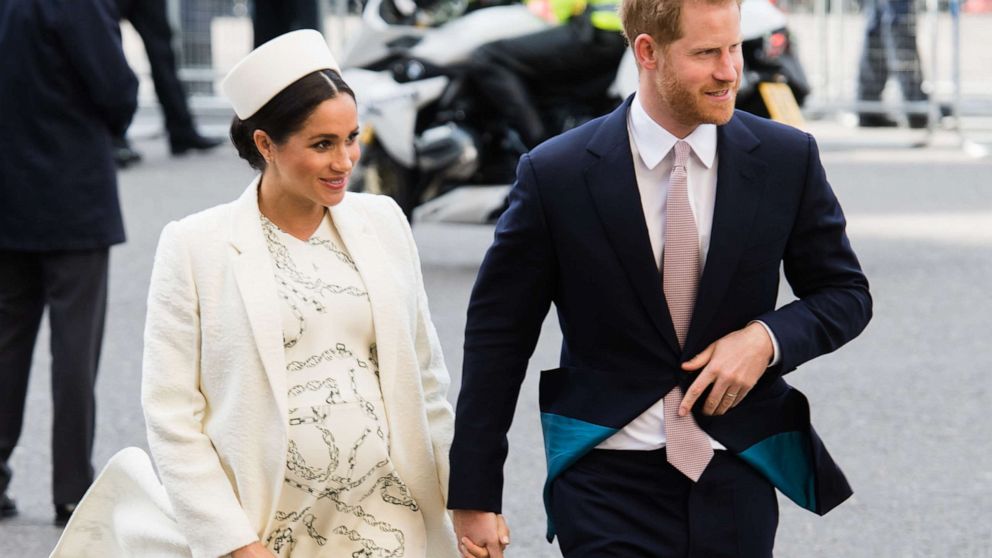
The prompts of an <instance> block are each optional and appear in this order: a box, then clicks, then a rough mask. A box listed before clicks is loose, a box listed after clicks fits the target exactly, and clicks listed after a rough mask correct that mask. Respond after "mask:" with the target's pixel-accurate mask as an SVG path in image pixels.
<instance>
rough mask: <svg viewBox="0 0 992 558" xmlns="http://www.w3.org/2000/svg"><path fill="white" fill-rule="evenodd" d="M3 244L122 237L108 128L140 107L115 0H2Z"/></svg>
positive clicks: (54, 245)
mask: <svg viewBox="0 0 992 558" xmlns="http://www.w3.org/2000/svg"><path fill="white" fill-rule="evenodd" d="M0 52H2V53H3V55H2V56H0V250H16V251H49V250H85V249H95V248H102V247H107V246H110V245H113V244H117V243H120V242H123V241H124V224H123V221H122V219H121V211H120V204H119V202H118V199H117V176H116V169H115V167H114V160H113V152H112V148H111V136H112V135H113V134H123V132H124V131H125V130H126V129H127V127H128V124H129V123H130V122H131V117H132V115H133V114H134V110H135V108H136V106H137V90H138V81H137V79H136V78H135V76H134V73H133V72H132V71H131V69H130V68H129V67H128V65H127V61H126V60H125V58H124V52H123V50H122V48H121V36H120V28H119V26H118V23H117V9H116V6H114V5H113V3H112V0H8V1H6V2H2V3H0Z"/></svg>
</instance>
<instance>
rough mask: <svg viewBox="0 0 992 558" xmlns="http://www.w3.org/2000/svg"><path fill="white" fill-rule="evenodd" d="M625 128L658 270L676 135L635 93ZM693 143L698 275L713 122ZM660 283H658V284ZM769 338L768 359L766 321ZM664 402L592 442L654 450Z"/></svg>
mask: <svg viewBox="0 0 992 558" xmlns="http://www.w3.org/2000/svg"><path fill="white" fill-rule="evenodd" d="M627 131H628V136H629V138H630V150H631V152H632V153H633V155H634V173H635V176H636V178H637V189H638V191H639V192H640V194H641V208H642V209H643V211H644V221H645V222H646V223H647V226H648V235H649V236H650V240H651V249H652V250H653V252H654V257H655V264H656V265H657V266H658V269H659V270H660V269H661V265H662V260H661V258H662V248H663V247H664V245H665V210H666V207H667V204H668V189H669V182H670V181H671V174H672V165H673V164H674V163H675V151H674V149H672V148H673V147H674V146H675V142H677V141H678V140H679V138H676V137H675V136H674V135H672V133H671V132H669V131H668V130H666V129H665V128H663V127H662V126H661V125H659V124H658V123H657V122H655V121H654V120H652V119H651V117H650V116H648V113H647V112H646V111H645V110H644V107H643V106H642V105H641V102H640V95H639V94H635V96H634V100H633V102H632V103H631V105H630V111H629V113H628V117H627ZM682 139H683V140H684V141H685V142H686V143H688V144H689V146H690V147H691V148H692V150H691V153H692V156H690V157H689V162H688V165H687V167H686V172H687V173H688V188H689V206H690V207H691V208H692V214H693V216H694V217H695V219H696V229H697V231H698V233H699V265H700V266H701V267H700V274H701V273H702V270H703V269H705V267H706V256H707V254H708V253H709V248H710V235H711V232H712V229H713V208H714V206H715V205H716V178H717V166H718V164H719V157H718V156H717V151H716V143H717V142H716V126H715V125H713V124H701V125H699V126H698V127H696V129H695V130H693V131H692V133H691V134H689V135H688V136H686V137H685V138H682ZM658 287H659V288H661V285H659V286H658ZM757 323H759V324H761V325H762V326H764V327H765V330H766V331H767V332H768V335H769V336H770V337H771V339H772V346H773V347H774V357H773V358H772V364H774V363H777V362H778V360H779V349H778V342H777V340H776V339H775V336H774V335H773V334H772V332H771V330H770V329H769V328H768V326H767V325H765V324H763V323H761V322H757ZM663 406H664V403H663V401H662V399H659V400H658V401H657V403H655V404H654V405H652V406H651V407H649V408H648V409H647V410H646V411H644V413H642V414H641V415H640V416H638V417H637V418H635V419H634V420H633V421H631V422H630V423H629V424H627V425H626V426H625V427H624V428H623V429H622V430H620V431H619V432H617V433H616V434H614V435H613V436H610V437H609V438H607V439H606V440H604V441H603V442H602V443H601V444H599V445H598V446H596V448H598V449H614V450H616V449H622V450H655V449H659V448H661V447H664V445H665V418H664V417H665V414H664V407H663ZM710 443H711V444H712V445H713V448H715V449H725V448H724V446H723V445H722V444H720V442H717V441H716V440H713V439H712V438H711V439H710Z"/></svg>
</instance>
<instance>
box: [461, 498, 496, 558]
mask: <svg viewBox="0 0 992 558" xmlns="http://www.w3.org/2000/svg"><path fill="white" fill-rule="evenodd" d="M453 517H454V523H455V536H456V537H457V538H458V549H459V550H460V551H461V553H462V557H463V558H503V549H505V548H506V546H507V545H508V544H510V529H509V527H507V525H506V521H505V520H504V519H503V516H502V515H497V514H495V513H493V512H486V511H478V510H454V512H453Z"/></svg>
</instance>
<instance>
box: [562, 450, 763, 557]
mask: <svg viewBox="0 0 992 558" xmlns="http://www.w3.org/2000/svg"><path fill="white" fill-rule="evenodd" d="M551 519H552V521H553V522H554V525H555V527H556V529H557V531H558V544H559V546H560V547H561V551H562V554H563V555H564V556H565V558H668V557H672V558H675V557H679V558H684V557H690V558H696V557H706V558H716V557H738V558H770V557H771V556H772V549H773V547H774V544H775V531H776V529H777V527H778V501H777V500H776V496H775V488H774V487H773V486H772V485H771V483H769V482H768V481H767V480H765V478H764V477H762V476H761V475H760V474H759V473H758V472H757V471H755V470H754V469H752V468H751V467H750V466H749V465H747V464H746V463H744V462H743V461H741V460H740V459H739V458H737V457H734V456H732V455H730V454H728V453H727V452H726V451H717V452H716V453H715V454H714V457H713V461H711V462H710V464H709V465H708V466H707V468H706V470H705V471H704V472H703V476H701V477H700V478H699V482H696V483H693V482H692V481H690V480H689V479H688V478H687V477H685V476H684V475H683V474H682V473H680V472H679V471H678V470H676V469H675V468H674V467H672V466H671V464H669V463H668V461H667V459H666V457H665V450H664V448H662V449H660V450H655V451H630V450H592V451H591V452H589V453H588V454H586V455H585V456H584V457H582V458H581V459H579V461H578V462H576V463H575V464H574V465H572V466H571V467H570V468H569V469H567V470H566V471H565V472H564V473H562V474H561V476H559V477H558V478H557V479H555V481H554V484H553V485H552V491H551Z"/></svg>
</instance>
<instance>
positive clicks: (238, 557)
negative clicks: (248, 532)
mask: <svg viewBox="0 0 992 558" xmlns="http://www.w3.org/2000/svg"><path fill="white" fill-rule="evenodd" d="M231 558H276V556H275V554H272V553H271V552H270V551H269V549H267V548H265V546H264V545H262V543H260V542H258V541H255V542H253V543H251V544H249V545H248V546H242V547H241V548H239V549H237V550H235V551H234V552H232V553H231Z"/></svg>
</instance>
